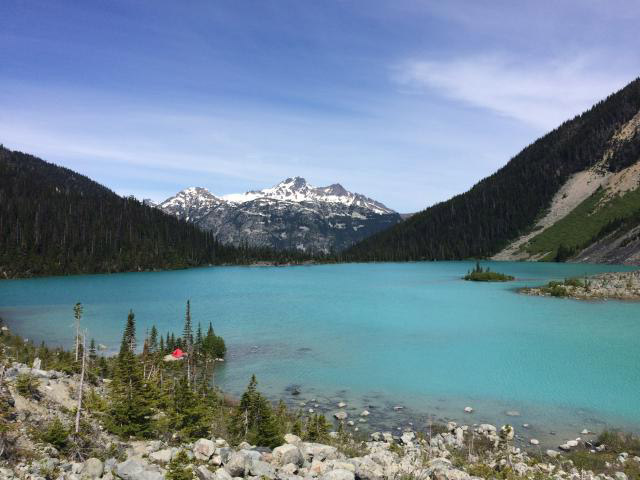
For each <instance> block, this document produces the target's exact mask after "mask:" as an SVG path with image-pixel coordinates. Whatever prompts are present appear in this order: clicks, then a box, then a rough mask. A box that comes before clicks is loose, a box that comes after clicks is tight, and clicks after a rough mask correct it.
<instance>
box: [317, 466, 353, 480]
mask: <svg viewBox="0 0 640 480" xmlns="http://www.w3.org/2000/svg"><path fill="white" fill-rule="evenodd" d="M320 478H321V479H322V480H355V475H354V474H353V472H351V471H349V470H345V469H343V468H337V469H335V470H331V471H329V472H327V473H325V474H324V475H322V477H320Z"/></svg>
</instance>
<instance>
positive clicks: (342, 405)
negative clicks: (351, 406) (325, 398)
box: [338, 402, 347, 408]
mask: <svg viewBox="0 0 640 480" xmlns="http://www.w3.org/2000/svg"><path fill="white" fill-rule="evenodd" d="M346 406H347V404H346V403H344V402H340V403H338V408H344V407H346Z"/></svg>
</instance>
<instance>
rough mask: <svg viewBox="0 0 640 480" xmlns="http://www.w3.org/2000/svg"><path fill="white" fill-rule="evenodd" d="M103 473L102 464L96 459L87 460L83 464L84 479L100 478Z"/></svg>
mask: <svg viewBox="0 0 640 480" xmlns="http://www.w3.org/2000/svg"><path fill="white" fill-rule="evenodd" d="M103 473H104V464H103V463H102V461H101V460H100V459H98V458H89V459H88V460H87V461H86V462H84V468H83V469H82V476H83V477H85V478H100V477H101V476H102V474H103Z"/></svg>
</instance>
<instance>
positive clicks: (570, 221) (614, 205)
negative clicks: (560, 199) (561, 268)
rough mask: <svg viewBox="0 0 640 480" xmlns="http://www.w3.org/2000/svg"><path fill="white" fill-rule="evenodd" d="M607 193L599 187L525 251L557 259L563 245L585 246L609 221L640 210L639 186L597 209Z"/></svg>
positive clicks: (548, 259)
mask: <svg viewBox="0 0 640 480" xmlns="http://www.w3.org/2000/svg"><path fill="white" fill-rule="evenodd" d="M604 193H605V192H604V190H602V189H598V190H597V191H596V192H595V193H594V194H593V195H591V196H590V197H589V198H587V199H586V200H585V201H584V202H582V203H581V204H580V205H578V206H577V207H576V208H575V209H574V210H573V211H572V212H571V213H569V214H568V215H567V216H566V217H564V218H563V219H562V220H560V221H559V222H557V223H556V224H555V225H553V226H551V227H549V228H547V229H546V230H545V231H543V232H542V233H540V234H539V235H536V236H535V237H534V238H533V239H532V240H531V241H530V242H529V243H528V244H527V247H526V251H527V252H528V253H529V254H532V255H539V254H545V256H544V257H543V258H542V260H545V261H550V260H554V259H555V258H556V254H557V253H558V248H560V246H561V245H563V246H565V247H567V248H569V249H572V248H573V249H581V248H584V247H586V246H588V245H589V244H590V243H592V241H593V240H594V239H596V238H598V236H599V234H600V232H601V231H602V230H603V229H604V228H605V227H606V226H607V224H609V223H610V222H613V221H615V220H617V219H624V218H628V217H631V216H633V215H634V214H636V213H637V212H638V211H639V210H640V189H637V190H633V191H631V192H628V193H626V194H624V195H622V196H615V197H613V198H612V199H610V200H609V201H608V202H607V203H606V204H605V205H604V206H601V207H599V208H598V203H599V202H600V200H601V199H602V198H603V196H604Z"/></svg>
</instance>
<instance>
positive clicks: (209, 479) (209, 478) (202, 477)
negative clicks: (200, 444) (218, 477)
mask: <svg viewBox="0 0 640 480" xmlns="http://www.w3.org/2000/svg"><path fill="white" fill-rule="evenodd" d="M225 473H227V472H225ZM195 474H196V476H197V477H198V479H199V480H214V478H215V474H214V473H213V472H212V471H211V470H209V469H208V468H207V467H205V466H204V465H200V466H199V467H198V468H196V470H195ZM227 475H229V474H228V473H227Z"/></svg>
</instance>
